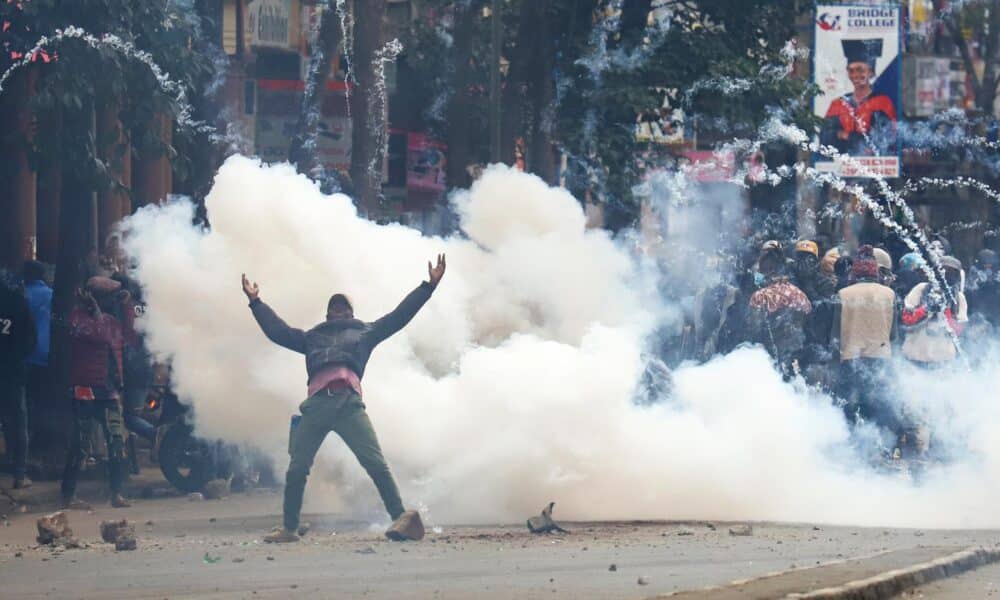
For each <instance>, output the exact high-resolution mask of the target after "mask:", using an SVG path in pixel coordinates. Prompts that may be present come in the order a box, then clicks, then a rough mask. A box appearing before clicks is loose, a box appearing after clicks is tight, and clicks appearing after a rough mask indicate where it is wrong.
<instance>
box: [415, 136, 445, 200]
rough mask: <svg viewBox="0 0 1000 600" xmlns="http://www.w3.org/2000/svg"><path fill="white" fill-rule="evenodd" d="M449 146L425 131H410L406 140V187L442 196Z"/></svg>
mask: <svg viewBox="0 0 1000 600" xmlns="http://www.w3.org/2000/svg"><path fill="white" fill-rule="evenodd" d="M445 150H447V146H445V145H444V144H442V143H440V142H437V141H435V140H433V139H432V138H430V137H428V136H427V135H426V134H423V133H416V132H410V133H408V134H407V140H406V188H407V189H408V190H410V191H414V192H423V193H428V194H432V195H434V196H435V197H440V196H441V195H442V194H444V191H445V188H446V185H445V183H446V182H445V163H446V160H445Z"/></svg>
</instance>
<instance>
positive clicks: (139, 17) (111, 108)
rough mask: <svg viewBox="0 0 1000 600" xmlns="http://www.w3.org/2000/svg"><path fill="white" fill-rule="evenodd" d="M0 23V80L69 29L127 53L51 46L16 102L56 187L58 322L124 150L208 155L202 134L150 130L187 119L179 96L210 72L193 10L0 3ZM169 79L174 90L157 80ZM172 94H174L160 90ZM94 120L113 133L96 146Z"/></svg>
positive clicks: (38, 159) (164, 4) (154, 1)
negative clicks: (182, 144)
mask: <svg viewBox="0 0 1000 600" xmlns="http://www.w3.org/2000/svg"><path fill="white" fill-rule="evenodd" d="M0 21H4V22H7V23H9V24H10V26H9V27H8V28H7V30H6V31H5V32H4V37H3V48H4V50H5V52H4V53H3V55H2V56H0V71H6V70H7V68H8V67H9V66H10V65H11V64H12V62H13V60H14V59H13V56H16V53H20V54H24V53H28V52H30V51H31V50H32V48H33V46H34V45H35V43H36V40H38V39H39V37H40V36H42V35H46V36H50V37H51V36H54V35H55V34H56V32H57V31H60V30H62V31H66V30H69V29H70V28H83V29H84V30H85V31H86V32H89V33H90V34H93V35H94V36H96V37H98V38H99V37H101V36H103V35H105V34H110V35H113V36H117V39H118V40H120V41H121V44H122V46H123V47H124V48H125V49H126V50H127V51H126V52H122V51H121V47H119V48H118V49H116V48H114V47H113V46H114V45H115V43H116V42H113V43H95V44H94V45H91V44H90V43H88V42H87V40H86V39H83V38H81V37H80V36H76V37H73V36H69V37H66V38H65V39H63V40H61V41H59V42H54V43H53V45H52V46H51V47H49V48H47V49H46V50H47V52H48V56H49V57H50V58H54V60H52V61H51V62H49V63H48V64H38V65H36V66H35V67H32V68H35V69H37V71H38V78H37V83H36V85H35V89H34V92H33V93H32V94H31V95H30V96H29V97H26V98H22V101H27V102H28V106H29V107H30V109H31V112H32V114H33V120H34V123H35V124H36V128H35V130H34V135H32V137H31V140H30V142H31V162H32V165H33V166H34V167H36V168H40V169H43V170H44V172H46V173H51V172H53V171H58V175H59V178H61V181H62V185H61V198H60V202H59V205H60V207H59V215H60V217H59V236H58V237H59V247H58V250H57V265H56V285H55V299H54V307H53V309H54V313H55V315H56V322H59V321H58V319H59V318H60V317H61V316H63V315H65V314H66V313H67V312H68V310H69V309H70V307H71V305H72V302H73V292H74V290H75V289H76V288H77V287H78V286H79V285H80V283H81V279H82V276H83V273H82V271H81V269H80V263H81V259H83V258H84V257H86V256H87V255H88V254H91V253H93V252H96V250H97V248H98V245H99V241H98V239H97V235H96V226H95V223H96V220H97V217H98V213H99V210H100V208H99V206H98V197H99V196H98V194H99V193H101V192H105V191H107V190H112V189H122V186H123V182H122V180H121V177H120V174H121V173H122V161H124V160H127V157H128V153H129V152H130V147H136V148H139V149H141V150H142V151H146V152H163V153H167V155H168V156H170V157H175V156H176V152H175V150H174V148H173V146H172V145H171V144H170V143H169V141H170V140H174V141H175V142H176V141H177V140H181V141H184V140H186V139H189V138H192V137H202V139H201V143H200V144H199V145H201V146H207V145H208V144H205V140H204V138H203V136H202V134H201V133H198V132H196V131H192V130H191V129H178V131H177V136H169V135H168V136H164V129H163V128H162V127H161V128H157V129H152V128H151V127H150V123H152V122H154V120H155V119H159V117H158V116H159V115H166V116H167V117H168V118H170V120H172V118H173V117H176V116H177V115H179V114H181V113H182V111H183V110H185V109H188V108H189V107H187V106H180V105H179V104H178V103H177V101H176V98H177V93H178V91H180V90H184V91H185V92H186V96H187V97H189V98H190V97H195V96H196V95H197V94H196V93H195V91H196V90H200V89H203V87H204V85H205V83H206V82H207V81H208V80H209V79H210V78H211V77H212V76H213V75H214V70H213V68H212V64H211V62H210V61H209V60H208V58H207V56H208V55H207V54H206V53H205V52H204V51H203V48H202V46H201V38H200V36H199V35H198V31H199V27H200V26H201V20H200V18H199V15H198V13H196V12H195V11H194V4H193V0H148V1H144V2H133V1H131V0H78V1H75V2H60V1H59V0H34V1H32V2H16V3H15V2H5V3H0ZM137 52H143V53H148V56H149V58H150V59H151V60H152V61H153V62H154V63H155V64H156V65H158V66H159V68H160V69H161V70H162V74H163V75H162V78H160V79H158V78H157V76H156V75H155V74H154V73H153V72H152V71H151V70H150V67H149V66H148V65H147V64H144V62H143V61H142V60H141V57H142V56H146V55H145V54H144V55H141V56H140V55H138V54H137ZM12 53H15V54H12ZM130 53H131V54H132V56H129V54H130ZM168 73H169V74H170V81H171V82H172V84H166V83H165V81H164V80H163V78H165V77H166V75H165V74H168ZM170 85H175V86H176V87H173V88H172V89H167V87H169V86H170ZM99 113H108V114H107V116H108V117H109V119H108V121H110V122H112V123H113V122H116V121H117V122H118V123H119V124H120V126H119V127H112V128H111V135H110V137H109V138H107V139H105V138H103V137H101V136H99V134H100V133H101V130H100V129H99V128H98V127H97V116H98V114H99ZM166 121H167V119H159V121H158V122H160V123H165V122H166ZM168 131H169V130H168ZM121 132H126V135H121ZM184 165H185V161H184V160H178V161H176V163H175V166H178V167H180V168H182V169H183V168H184ZM46 183H47V182H46ZM101 197H105V195H104V194H102V195H101ZM60 334H61V331H59V330H58V329H57V330H55V331H54V338H53V346H54V348H53V352H54V354H55V355H56V360H57V361H58V357H59V355H60V349H61V348H62V347H63V345H64V340H63V339H62V336H61V335H60Z"/></svg>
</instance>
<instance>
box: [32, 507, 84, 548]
mask: <svg viewBox="0 0 1000 600" xmlns="http://www.w3.org/2000/svg"><path fill="white" fill-rule="evenodd" d="M35 523H36V526H37V527H38V537H37V538H36V539H37V540H38V543H39V544H45V545H49V546H63V547H64V548H80V547H81V544H80V542H79V541H78V540H77V539H76V538H74V537H73V530H72V529H71V528H70V526H69V517H68V516H66V513H65V512H64V511H59V512H54V513H52V514H50V515H45V516H44V517H39V518H38V520H37V521H36V522H35Z"/></svg>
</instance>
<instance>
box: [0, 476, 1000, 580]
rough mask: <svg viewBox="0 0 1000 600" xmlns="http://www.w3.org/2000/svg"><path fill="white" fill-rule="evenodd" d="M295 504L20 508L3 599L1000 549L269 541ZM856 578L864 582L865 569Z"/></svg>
mask: <svg viewBox="0 0 1000 600" xmlns="http://www.w3.org/2000/svg"><path fill="white" fill-rule="evenodd" d="M3 485H6V481H0V486H3ZM35 493H36V494H40V495H41V496H40V497H42V498H44V494H43V493H42V491H37V492H35ZM280 504H281V498H280V494H279V493H278V492H277V491H274V490H255V491H254V492H252V493H250V494H235V495H233V496H231V497H229V498H227V499H223V500H203V501H190V500H188V498H186V497H183V496H181V497H166V498H156V499H149V500H139V501H136V503H135V505H134V506H133V507H132V508H128V509H122V510H114V509H111V508H109V507H106V506H103V505H102V506H95V509H94V510H93V511H92V512H79V511H74V512H71V513H70V524H71V526H72V527H73V529H74V532H75V534H76V536H77V537H78V538H79V539H80V540H81V541H82V542H85V543H87V544H88V547H87V548H84V549H76V550H53V549H51V548H49V547H39V546H38V545H37V544H36V543H35V541H34V537H35V533H36V532H35V520H36V518H37V517H38V516H39V513H20V512H17V510H16V509H15V510H13V511H9V512H10V513H11V514H9V515H8V521H7V523H8V524H7V525H6V526H2V525H0V582H2V584H0V585H2V592H0V596H2V597H3V598H4V599H14V598H102V599H103V598H185V597H199V598H278V597H281V598H285V597H290V596H293V597H294V596H301V597H318V596H321V597H327V598H338V597H343V598H348V597H350V598H357V597H372V598H383V597H384V598H469V597H477V598H597V597H600V598H643V597H649V596H654V595H656V594H663V593H668V592H674V591H679V590H693V589H699V588H703V587H705V586H710V585H720V584H725V583H727V582H730V581H732V580H735V579H743V578H752V577H758V576H761V575H764V574H767V573H771V572H774V571H784V570H788V569H799V570H800V569H802V568H805V567H814V566H815V565H817V564H819V563H823V564H825V563H830V562H834V563H843V561H845V560H847V559H850V558H852V557H872V556H875V555H880V556H885V553H887V552H890V553H891V552H892V551H896V552H897V553H900V552H901V551H905V552H902V553H900V554H899V555H900V556H903V555H904V554H905V553H907V552H908V553H910V554H913V553H916V554H921V553H922V554H927V555H931V554H937V553H938V552H940V553H942V554H943V553H946V552H947V551H949V549H954V548H960V547H967V546H973V545H992V544H993V543H994V542H995V540H996V539H997V534H996V532H991V531H916V530H898V529H885V530H883V529H870V528H865V529H862V528H846V527H827V526H824V525H818V526H813V525H807V524H799V525H796V524H754V527H753V534H752V535H750V536H733V535H731V534H730V533H729V527H730V524H725V523H663V522H657V523H650V522H636V523H625V522H622V523H568V524H566V525H567V528H568V529H569V530H570V533H569V534H568V535H561V534H555V535H542V536H538V535H532V534H530V533H529V532H528V531H527V530H526V529H525V528H524V526H523V525H522V524H516V525H509V526H490V527H468V526H452V525H448V524H433V523H432V524H429V526H430V527H434V526H437V528H435V529H430V530H429V532H428V536H427V538H426V539H425V540H424V541H422V542H407V543H392V542H389V541H387V540H385V539H384V538H383V537H382V530H381V528H377V529H376V528H373V527H372V526H371V525H369V524H367V523H360V522H352V521H347V520H344V519H342V518H339V517H338V515H309V516H307V518H306V520H308V521H310V522H311V523H312V525H313V528H312V531H310V533H309V534H308V535H307V536H306V537H305V538H304V540H303V541H302V542H300V543H298V544H289V545H280V546H273V545H266V544H263V543H262V541H261V538H262V536H263V535H264V534H265V533H266V532H267V531H268V530H269V529H270V528H271V527H272V526H273V525H275V524H276V523H277V522H278V521H279V517H278V515H279V512H280ZM36 508H38V509H44V508H47V507H45V506H44V502H41V504H40V505H37V506H36ZM123 517H124V518H127V519H129V520H131V521H133V522H134V523H135V524H136V530H137V534H138V539H139V548H138V550H136V551H132V552H116V551H115V550H114V548H113V546H111V545H108V544H104V543H102V542H101V541H100V535H99V529H98V524H99V523H100V521H101V520H102V519H110V518H123ZM914 555H915V554H914ZM882 560H886V559H882ZM869 562H870V561H869ZM851 564H855V563H853V562H852V563H850V564H848V565H847V566H840V567H838V569H839V570H840V571H845V573H843V576H845V577H847V576H850V575H851V568H852V567H851ZM857 564H858V565H864V564H866V561H864V560H862V561H857ZM611 565H614V566H615V568H614V569H613V570H612V569H611ZM868 568H869V569H871V568H872V567H871V565H869V567H868ZM855 571H856V572H857V573H859V574H863V573H864V569H861V568H860V566H859V567H858V569H855ZM640 578H642V580H643V582H644V583H643V584H640V583H639V581H640Z"/></svg>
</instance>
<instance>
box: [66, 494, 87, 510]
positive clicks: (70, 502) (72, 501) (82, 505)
mask: <svg viewBox="0 0 1000 600" xmlns="http://www.w3.org/2000/svg"><path fill="white" fill-rule="evenodd" d="M62 507H63V508H64V509H66V510H90V505H89V504H87V503H86V502H84V501H83V500H80V499H79V498H77V497H76V496H74V497H72V498H63V499H62Z"/></svg>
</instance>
